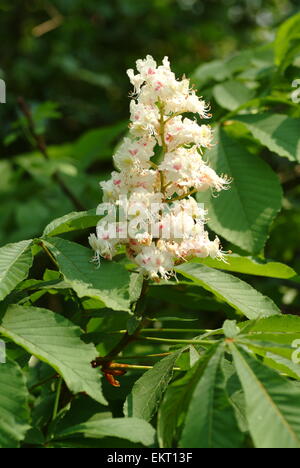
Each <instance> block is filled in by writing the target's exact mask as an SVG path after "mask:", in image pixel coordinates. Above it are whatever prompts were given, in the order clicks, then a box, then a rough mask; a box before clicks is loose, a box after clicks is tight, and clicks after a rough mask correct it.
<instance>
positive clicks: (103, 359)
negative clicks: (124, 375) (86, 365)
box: [92, 281, 150, 370]
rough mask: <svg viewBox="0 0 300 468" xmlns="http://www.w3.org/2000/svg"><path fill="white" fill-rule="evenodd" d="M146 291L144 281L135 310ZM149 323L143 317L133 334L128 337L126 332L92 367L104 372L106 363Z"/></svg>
mask: <svg viewBox="0 0 300 468" xmlns="http://www.w3.org/2000/svg"><path fill="white" fill-rule="evenodd" d="M147 290H148V282H147V281H144V283H143V288H142V292H141V296H140V298H139V300H138V302H137V305H136V309H137V310H138V308H139V306H140V305H141V303H142V302H143V301H144V297H145V295H146V292H147ZM149 322H150V320H149V318H148V317H143V318H142V319H141V321H140V323H139V325H138V327H137V328H136V330H135V332H134V333H133V334H132V335H130V334H129V333H128V331H126V333H125V334H124V336H123V338H122V339H121V341H119V343H118V344H117V345H116V346H115V347H114V348H113V349H112V350H111V351H110V352H109V353H108V354H107V355H106V356H104V357H98V358H96V359H95V360H94V361H92V366H93V367H102V369H103V370H105V366H106V365H107V363H110V362H111V361H113V359H114V358H115V357H117V356H118V355H119V354H120V352H121V351H123V349H125V348H126V347H127V346H128V345H129V344H130V343H132V342H133V341H135V340H137V339H138V336H139V334H140V332H141V330H142V329H143V328H144V327H145V326H146V325H148V323H149Z"/></svg>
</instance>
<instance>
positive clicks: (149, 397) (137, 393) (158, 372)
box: [125, 349, 183, 421]
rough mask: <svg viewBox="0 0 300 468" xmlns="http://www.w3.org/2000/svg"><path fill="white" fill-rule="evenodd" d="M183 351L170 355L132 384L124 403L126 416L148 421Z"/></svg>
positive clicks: (156, 407)
mask: <svg viewBox="0 0 300 468" xmlns="http://www.w3.org/2000/svg"><path fill="white" fill-rule="evenodd" d="M182 352H183V349H181V350H179V351H176V352H174V353H172V354H171V355H170V356H167V357H165V358H164V359H162V360H161V361H159V362H158V363H156V364H155V366H154V367H153V368H152V369H150V370H149V371H147V372H145V374H143V376H142V377H140V378H139V379H138V380H137V381H136V382H135V384H134V386H133V389H132V391H131V393H130V394H129V395H128V397H127V400H126V403H125V412H126V414H127V416H130V417H137V418H141V419H145V420H146V421H150V420H151V419H152V417H153V415H154V414H155V412H156V411H157V409H158V407H159V404H160V401H161V399H162V396H163V394H164V392H165V391H166V389H167V387H168V384H169V382H170V380H171V379H172V376H173V367H174V365H175V362H176V360H177V359H178V357H179V356H180V355H181V353H182Z"/></svg>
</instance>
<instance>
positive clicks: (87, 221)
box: [43, 210, 101, 236]
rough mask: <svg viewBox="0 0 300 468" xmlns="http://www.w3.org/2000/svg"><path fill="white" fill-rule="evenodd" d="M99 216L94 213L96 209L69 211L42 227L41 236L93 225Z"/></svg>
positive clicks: (55, 234) (54, 234)
mask: <svg viewBox="0 0 300 468" xmlns="http://www.w3.org/2000/svg"><path fill="white" fill-rule="evenodd" d="M100 218H101V216H98V215H96V210H89V211H81V212H73V213H69V214H67V215H65V216H62V217H61V218H57V219H55V220H54V221H52V222H51V223H50V224H48V226H46V227H45V229H44V232H43V236H57V235H59V234H64V233H65V232H71V231H77V230H80V229H86V228H90V227H94V226H96V225H97V223H98V221H99V219H100Z"/></svg>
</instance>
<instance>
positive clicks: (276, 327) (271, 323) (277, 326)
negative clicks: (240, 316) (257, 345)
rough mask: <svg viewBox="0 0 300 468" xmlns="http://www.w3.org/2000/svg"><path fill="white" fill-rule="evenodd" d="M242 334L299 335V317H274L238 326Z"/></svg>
mask: <svg viewBox="0 0 300 468" xmlns="http://www.w3.org/2000/svg"><path fill="white" fill-rule="evenodd" d="M240 326H241V327H242V332H243V334H246V333H247V334H253V335H255V334H256V335H259V334H262V333H273V334H276V333H278V334H281V335H286V334H292V335H293V334H295V333H300V317H297V316H296V315H276V316H273V317H268V318H262V319H260V320H252V321H249V322H245V323H242V324H240Z"/></svg>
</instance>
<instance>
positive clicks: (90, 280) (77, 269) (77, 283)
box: [45, 237, 130, 311]
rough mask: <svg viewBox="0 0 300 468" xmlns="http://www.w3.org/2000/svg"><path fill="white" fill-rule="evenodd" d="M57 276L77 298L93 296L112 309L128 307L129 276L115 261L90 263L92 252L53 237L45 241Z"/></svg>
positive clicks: (125, 308) (127, 308)
mask: <svg viewBox="0 0 300 468" xmlns="http://www.w3.org/2000/svg"><path fill="white" fill-rule="evenodd" d="M45 243H46V245H47V247H48V248H49V249H50V250H51V252H52V254H53V255H54V256H55V258H56V260H57V263H58V265H59V268H60V271H61V273H62V274H63V275H64V278H65V280H66V281H67V282H68V283H69V284H70V286H71V287H72V288H73V289H74V291H75V292H76V293H77V295H78V296H79V297H85V296H87V297H93V298H95V299H99V300H101V301H102V302H103V303H104V304H105V305H106V306H107V307H110V308H111V309H114V310H124V311H128V310H129V308H130V296H129V284H130V274H129V272H128V271H126V270H125V268H124V267H123V266H121V265H119V264H117V263H115V262H109V261H105V260H104V261H102V262H101V265H100V267H99V268H97V267H96V266H94V265H93V264H92V263H91V257H92V251H91V250H90V249H87V248H85V247H83V246H82V245H79V244H76V243H74V242H70V241H67V240H64V239H60V238H56V237H53V238H51V239H49V240H47V241H45Z"/></svg>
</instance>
